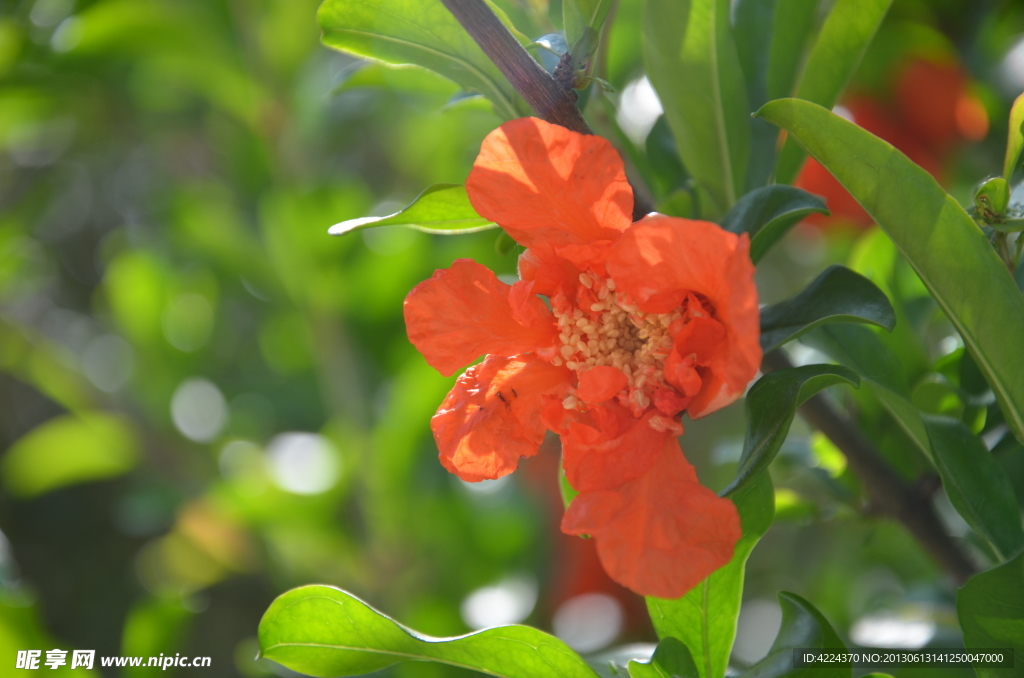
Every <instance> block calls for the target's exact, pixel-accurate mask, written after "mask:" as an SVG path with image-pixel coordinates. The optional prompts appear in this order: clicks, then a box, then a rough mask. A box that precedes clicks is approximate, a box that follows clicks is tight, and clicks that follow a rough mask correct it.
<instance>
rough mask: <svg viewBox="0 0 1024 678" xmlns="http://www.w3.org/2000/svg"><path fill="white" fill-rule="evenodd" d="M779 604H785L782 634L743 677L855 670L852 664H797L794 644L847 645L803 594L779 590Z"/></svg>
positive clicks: (833, 677)
mask: <svg viewBox="0 0 1024 678" xmlns="http://www.w3.org/2000/svg"><path fill="white" fill-rule="evenodd" d="M779 605H780V606H781V607H782V627H781V628H780V629H779V635H777V636H776V637H775V642H774V643H772V647H771V649H770V650H768V656H767V657H765V658H764V659H762V660H761V661H759V662H758V663H757V664H755V665H754V666H753V667H751V668H750V670H749V671H747V672H746V673H744V674H743V676H744V678H784V677H789V678H837V676H849V675H851V674H852V673H853V669H852V667H850V666H846V667H842V666H837V665H835V664H832V665H818V666H807V667H803V668H795V667H794V666H793V663H794V662H793V649H794V648H798V647H806V648H816V649H817V648H820V649H835V650H839V651H842V650H845V649H846V646H845V645H844V644H843V641H842V640H840V638H839V636H838V635H837V634H836V632H835V630H834V629H833V628H832V626H831V625H830V624H829V623H828V620H827V619H825V617H824V615H822V614H821V612H819V611H818V610H817V609H815V607H814V606H813V605H811V604H810V603H809V602H807V601H806V600H804V599H803V598H801V597H800V596H798V595H796V594H795V593H788V592H786V591H783V592H782V593H780V594H779Z"/></svg>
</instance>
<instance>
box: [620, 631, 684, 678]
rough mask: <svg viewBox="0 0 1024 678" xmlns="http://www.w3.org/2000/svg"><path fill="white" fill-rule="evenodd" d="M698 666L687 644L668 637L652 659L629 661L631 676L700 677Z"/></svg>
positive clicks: (661, 643) (659, 645) (636, 677)
mask: <svg viewBox="0 0 1024 678" xmlns="http://www.w3.org/2000/svg"><path fill="white" fill-rule="evenodd" d="M698 676H699V673H698V672H697V666H696V665H695V664H694V663H693V657H692V656H691V655H690V650H689V649H687V647H686V645H684V644H683V643H682V641H680V640H678V639H677V638H672V637H668V638H665V639H663V640H662V641H661V642H660V643H658V647H657V648H655V650H654V656H652V657H651V660H650V661H647V662H641V661H637V660H635V659H634V660H633V661H631V662H629V678H698Z"/></svg>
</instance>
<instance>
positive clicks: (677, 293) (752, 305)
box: [607, 215, 761, 419]
mask: <svg viewBox="0 0 1024 678" xmlns="http://www.w3.org/2000/svg"><path fill="white" fill-rule="evenodd" d="M749 246H750V243H749V240H748V238H747V236H746V234H744V235H741V236H737V235H735V234H733V233H730V232H728V231H726V230H724V229H722V228H721V227H720V226H718V225H716V224H712V223H710V222H707V221H693V220H690V219H678V218H675V217H666V216H663V215H652V216H647V217H644V218H643V219H641V220H640V221H638V222H637V223H635V224H633V226H632V227H631V228H630V229H629V230H628V231H626V232H625V233H624V234H623V235H622V237H621V238H620V239H619V241H618V242H617V243H616V244H615V247H614V248H613V249H612V251H611V253H610V254H609V257H608V261H607V268H608V272H609V273H610V274H611V276H612V277H613V278H614V280H615V282H616V284H617V285H618V286H619V289H621V290H623V291H624V292H626V293H627V294H628V295H629V296H631V297H632V298H634V299H636V300H637V303H638V305H639V307H640V308H641V309H642V310H644V311H646V312H648V313H667V312H669V311H671V310H672V309H674V308H677V307H678V306H679V305H681V304H682V303H683V302H684V301H686V300H688V299H690V298H691V297H692V295H694V294H697V295H701V296H702V297H704V298H705V299H706V300H707V302H708V304H709V308H710V310H711V311H712V312H713V316H714V319H715V320H716V321H718V322H719V323H721V325H722V326H723V328H724V330H725V337H724V340H722V342H721V345H720V346H719V347H718V349H717V350H716V351H714V355H713V356H712V357H710V359H709V360H707V361H706V364H703V365H702V364H701V363H700V362H695V363H694V364H696V365H698V366H699V367H698V368H696V369H697V371H698V372H699V373H700V377H701V386H700V391H699V392H698V393H697V394H696V395H694V399H693V402H691V403H690V406H689V408H688V409H687V412H688V413H689V415H690V416H691V417H692V418H694V419H696V418H699V417H702V416H704V415H706V414H710V413H711V412H714V411H715V410H717V409H719V408H722V407H724V406H726V405H728V404H729V403H731V402H733V401H734V400H736V398H738V397H740V395H742V394H743V391H744V389H745V388H746V386H747V384H748V383H749V382H750V380H751V379H753V378H754V376H755V375H756V374H757V370H758V368H759V366H760V364H761V345H760V342H759V338H760V323H759V313H758V308H757V287H756V286H755V285H754V265H753V263H751V261H750V255H749ZM710 329H713V328H710ZM696 330H697V328H695V330H694V331H695V335H694V336H692V337H689V338H687V339H686V342H687V343H689V342H691V341H692V342H694V346H695V347H696V348H698V349H699V350H701V351H702V352H706V350H707V349H708V345H707V344H708V341H707V340H708V338H709V337H710V336H711V335H710V333H709V332H708V331H707V330H709V328H702V331H701V332H700V333H699V334H697V333H696ZM715 331H717V330H715ZM681 348H685V347H681ZM712 348H713V347H712ZM703 357H704V356H701V358H703ZM685 358H686V355H679V356H677V360H679V359H685ZM692 366H693V365H690V366H689V367H692ZM673 369H682V368H681V367H680V366H679V365H674V366H673ZM688 369H689V368H687V370H684V371H685V372H686V374H682V373H680V379H684V378H685V381H686V383H687V384H691V385H692V383H693V381H692V374H690V373H689V371H688ZM687 375H689V376H687Z"/></svg>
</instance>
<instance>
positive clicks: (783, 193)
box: [722, 184, 830, 264]
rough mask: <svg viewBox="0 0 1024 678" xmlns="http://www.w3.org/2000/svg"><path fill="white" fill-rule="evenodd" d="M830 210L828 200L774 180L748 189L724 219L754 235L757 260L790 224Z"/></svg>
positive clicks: (752, 244)
mask: <svg viewBox="0 0 1024 678" xmlns="http://www.w3.org/2000/svg"><path fill="white" fill-rule="evenodd" d="M815 213H817V214H825V215H827V214H830V212H829V211H828V207H827V206H826V205H825V200H824V199H823V198H821V197H819V196H816V195H814V194H812V193H808V192H807V191H805V190H803V189H801V188H796V187H794V186H786V185H784V184H773V185H771V186H764V187H762V188H759V189H756V190H754V191H751V192H750V193H747V194H746V195H745V196H743V197H742V198H740V200H739V202H737V203H736V204H735V205H734V206H733V208H732V209H731V210H729V213H728V214H726V215H725V218H723V219H722V228H724V229H725V230H727V231H731V232H733V233H746V234H748V235H749V236H750V259H751V260H752V261H753V262H754V263H755V264H756V263H757V262H758V261H760V260H761V257H763V256H764V255H765V254H767V253H768V250H770V249H771V248H772V245H774V244H775V243H777V242H778V241H779V240H780V239H781V238H782V236H784V235H785V234H786V233H787V232H788V231H789V229H790V228H792V227H793V226H795V225H796V224H797V223H799V221H800V220H801V219H803V218H804V217H806V216H808V215H810V214H815Z"/></svg>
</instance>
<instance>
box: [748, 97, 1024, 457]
mask: <svg viewBox="0 0 1024 678" xmlns="http://www.w3.org/2000/svg"><path fill="white" fill-rule="evenodd" d="M759 115H762V116H764V117H765V118H767V119H768V120H771V121H772V122H774V123H775V124H777V125H779V126H780V127H783V128H785V129H787V130H789V133H790V136H791V137H792V138H794V139H796V140H797V141H799V143H800V144H802V145H803V146H805V147H806V148H807V149H808V150H809V151H810V153H811V154H812V155H813V156H814V157H815V158H816V159H817V160H818V161H819V162H820V163H821V164H822V165H824V166H825V167H826V168H827V169H828V170H829V171H830V172H832V173H833V175H835V176H836V178H837V179H838V180H839V182H840V183H842V184H843V186H845V187H846V189H847V190H848V191H849V192H850V193H851V194H852V195H853V196H854V197H855V198H856V199H857V200H858V202H860V204H861V205H863V206H864V209H866V210H867V212H868V214H870V215H871V216H872V217H873V218H874V219H875V221H877V222H878V224H879V226H881V227H882V229H883V230H885V232H886V233H887V234H888V235H889V237H890V238H892V240H893V242H894V243H896V246H897V247H898V248H899V249H900V252H901V253H902V254H903V256H904V257H905V258H906V260H907V261H908V262H909V263H910V265H911V266H912V267H913V268H914V270H915V271H916V272H917V274H918V276H920V278H921V280H922V282H924V284H925V286H926V287H927V288H928V291H929V292H931V294H932V296H933V297H934V298H935V300H936V301H937V302H938V304H939V306H940V307H941V308H942V310H943V311H945V313H946V316H947V317H948V318H949V319H950V321H952V323H953V325H954V326H955V327H956V329H957V331H959V332H960V336H961V337H963V340H964V344H965V345H966V346H967V348H968V350H969V351H970V352H971V355H972V357H973V358H974V360H975V361H976V362H977V363H978V367H980V368H981V371H982V373H983V374H984V375H985V379H986V380H987V381H988V383H989V385H990V386H992V391H993V392H994V393H995V394H996V397H997V398H998V400H999V405H1000V408H1001V409H1002V411H1003V414H1004V416H1005V417H1006V422H1007V424H1008V425H1009V426H1010V428H1011V429H1012V430H1013V432H1014V434H1015V435H1016V436H1017V438H1018V439H1019V440H1024V379H1021V378H1020V375H1021V374H1024V351H1021V350H1020V349H1019V347H1020V346H1021V345H1022V343H1024V296H1022V295H1021V293H1020V291H1019V290H1018V289H1017V285H1016V283H1015V282H1014V280H1013V278H1012V277H1011V276H1010V274H1009V271H1007V270H1006V266H1004V265H1003V263H1002V262H1001V261H1000V259H999V256H998V255H997V254H996V253H995V251H994V250H993V249H992V247H991V245H989V242H988V240H987V239H986V238H985V235H984V234H983V233H982V232H981V231H980V230H979V229H978V227H977V226H976V225H975V223H974V220H972V219H971V217H970V216H969V215H968V214H967V212H965V211H964V209H963V207H961V206H960V205H959V204H958V203H957V202H956V200H954V199H953V198H952V196H950V195H948V194H947V193H946V192H945V191H943V190H942V187H941V186H939V184H938V182H936V181H935V179H934V178H933V177H932V176H931V175H930V174H928V172H926V171H925V170H923V169H921V168H920V167H918V166H917V165H915V164H914V163H913V162H911V161H910V160H909V159H908V158H907V157H906V156H905V155H903V154H902V153H900V152H899V151H897V150H896V149H895V148H893V147H892V146H891V145H889V144H888V143H886V142H884V141H882V140H881V139H879V138H878V137H876V136H874V135H872V134H871V133H869V132H866V131H865V130H863V129H861V128H860V127H857V126H856V125H854V124H853V123H850V122H848V121H846V120H843V119H842V118H840V117H839V116H837V115H834V114H833V113H830V112H829V111H827V110H825V109H824V108H822V107H820V106H817V105H815V104H812V103H809V102H806V101H799V100H797V99H782V100H779V101H773V102H771V103H769V104H767V105H766V106H765V107H764V108H762V109H761V111H760V112H759Z"/></svg>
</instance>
